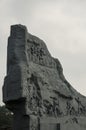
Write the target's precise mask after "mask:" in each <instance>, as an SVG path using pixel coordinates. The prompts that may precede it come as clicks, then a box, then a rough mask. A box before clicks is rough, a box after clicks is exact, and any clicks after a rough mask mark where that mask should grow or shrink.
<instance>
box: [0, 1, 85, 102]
mask: <svg viewBox="0 0 86 130" xmlns="http://www.w3.org/2000/svg"><path fill="white" fill-rule="evenodd" d="M12 24H24V25H26V26H27V28H28V31H29V32H30V33H32V34H34V35H36V36H38V37H40V38H41V39H43V40H44V41H45V42H46V44H47V46H48V48H49V50H50V52H51V54H52V56H54V57H57V58H59V60H60V61H61V63H62V66H63V68H64V75H65V76H66V78H67V80H68V81H69V82H70V83H71V84H72V86H73V87H74V88H76V89H77V90H78V91H79V92H80V93H82V94H84V95H86V87H85V85H86V80H85V79H86V58H85V56H86V36H85V35H86V0H0V90H1V88H2V85H3V79H4V76H5V72H6V49H7V38H8V36H9V33H10V25H12ZM1 92H2V90H1ZM1 92H0V103H1V102H2V98H1V97H2V94H1Z"/></svg>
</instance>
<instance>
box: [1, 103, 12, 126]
mask: <svg viewBox="0 0 86 130" xmlns="http://www.w3.org/2000/svg"><path fill="white" fill-rule="evenodd" d="M12 118H13V114H12V113H11V112H10V111H9V110H8V109H7V108H6V107H5V106H0V128H2V127H12Z"/></svg>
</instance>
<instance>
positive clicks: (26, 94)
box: [3, 25, 86, 130]
mask: <svg viewBox="0 0 86 130" xmlns="http://www.w3.org/2000/svg"><path fill="white" fill-rule="evenodd" d="M3 101H4V102H5V103H6V106H7V108H8V109H10V110H11V111H12V112H13V113H14V130H33V129H34V130H39V129H40V130H44V129H46V130H60V129H61V130H69V129H70V130H75V129H76V128H77V129H78V130H85V129H86V125H85V120H86V98H85V97H84V96H82V95H80V94H79V93H78V92H77V91H76V90H75V89H74V88H73V87H72V86H71V85H70V83H68V81H67V80H66V79H65V77H64V75H63V69H62V66H61V64H60V62H59V60H58V59H55V58H53V57H52V56H51V54H50V53H49V51H48V49H47V47H46V44H45V43H44V42H43V41H42V40H41V39H39V38H37V37H36V36H33V35H31V34H29V33H28V32H27V29H26V27H25V26H23V25H13V26H11V34H10V37H9V39H8V48H7V76H6V77H5V80H4V85H3Z"/></svg>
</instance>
